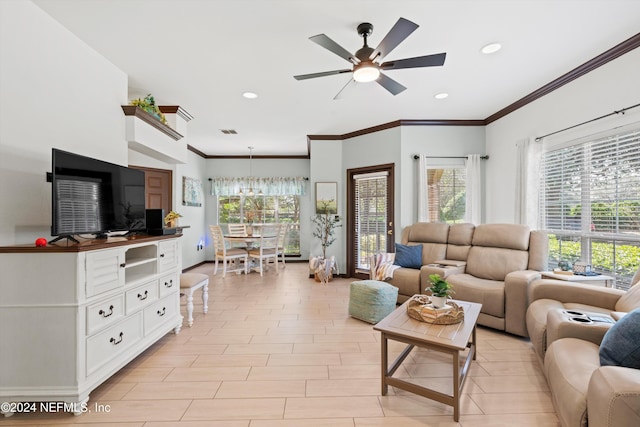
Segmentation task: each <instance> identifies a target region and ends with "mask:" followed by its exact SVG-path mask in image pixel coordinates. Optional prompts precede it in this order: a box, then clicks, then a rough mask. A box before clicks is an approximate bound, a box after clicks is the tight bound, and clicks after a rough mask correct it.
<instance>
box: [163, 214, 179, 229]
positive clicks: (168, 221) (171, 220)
mask: <svg viewBox="0 0 640 427" xmlns="http://www.w3.org/2000/svg"><path fill="white" fill-rule="evenodd" d="M178 218H182V215H180V214H179V213H178V212H176V211H171V212H169V213H168V214H166V215H165V216H164V224H165V225H166V226H167V227H169V228H174V227H176V226H177V225H178Z"/></svg>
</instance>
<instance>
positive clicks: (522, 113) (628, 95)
mask: <svg viewBox="0 0 640 427" xmlns="http://www.w3.org/2000/svg"><path fill="white" fill-rule="evenodd" d="M639 70H640V49H635V50H633V51H631V52H629V53H627V54H626V55H624V56H622V57H620V58H617V59H615V60H613V61H611V62H609V63H608V64H606V65H604V66H602V67H600V68H597V69H596V70H594V71H591V72H590V73H588V74H586V75H585V76H583V77H581V78H579V79H577V80H574V81H573V82H571V83H569V84H567V85H565V86H563V87H561V88H560V89H557V90H556V91H554V92H551V93H550V94H549V95H546V96H544V97H542V98H540V99H538V100H536V101H534V102H532V103H530V104H528V105H526V106H525V107H523V108H520V109H519V110H516V111H515V112H513V113H511V114H509V115H507V116H505V117H503V118H501V119H500V120H497V121H496V122H494V123H491V124H490V125H488V126H487V129H486V134H487V154H489V155H490V156H491V160H490V161H489V163H488V168H487V171H486V190H487V191H486V195H487V197H486V220H487V222H515V177H516V147H515V144H516V142H517V141H518V140H521V139H525V138H529V137H536V136H540V135H544V134H548V133H551V132H555V131H557V130H560V129H564V128H567V127H569V126H573V125H576V124H578V123H582V122H585V121H588V120H591V119H593V118H596V117H600V116H603V115H605V114H608V113H611V112H613V111H614V110H620V109H622V108H625V107H628V106H631V105H635V104H637V103H638V102H639V100H640V98H639V94H640V78H639V76H640V73H639ZM636 110H638V109H635V110H631V111H629V113H627V114H626V115H624V116H615V117H613V118H610V119H607V120H603V121H600V122H596V123H594V124H593V125H590V126H585V127H581V128H578V129H577V130H576V131H574V132H570V133H564V134H559V135H557V136H555V138H556V139H557V138H564V137H566V138H567V139H568V140H571V139H573V138H574V136H575V135H576V133H577V132H581V133H585V132H593V133H595V132H596V131H597V130H602V128H603V127H608V128H612V127H614V126H617V124H618V123H622V122H624V121H628V120H629V117H632V116H634V115H636V114H637V111H636Z"/></svg>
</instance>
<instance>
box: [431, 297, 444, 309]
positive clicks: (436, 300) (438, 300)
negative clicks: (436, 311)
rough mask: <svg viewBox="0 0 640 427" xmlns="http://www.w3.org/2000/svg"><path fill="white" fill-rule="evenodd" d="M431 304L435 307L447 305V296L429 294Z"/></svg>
mask: <svg viewBox="0 0 640 427" xmlns="http://www.w3.org/2000/svg"><path fill="white" fill-rule="evenodd" d="M431 304H432V305H433V306H434V307H435V308H442V307H444V306H445V305H447V297H434V296H433V295H432V296H431Z"/></svg>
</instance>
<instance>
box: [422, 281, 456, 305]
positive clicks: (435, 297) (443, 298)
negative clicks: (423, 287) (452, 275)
mask: <svg viewBox="0 0 640 427" xmlns="http://www.w3.org/2000/svg"><path fill="white" fill-rule="evenodd" d="M429 282H430V283H431V286H430V287H429V288H427V290H428V291H430V292H431V304H433V306H434V307H435V308H441V307H444V306H445V305H446V304H447V298H448V297H449V295H451V294H453V293H454V291H453V288H452V287H451V284H450V283H449V282H447V281H446V280H444V279H443V278H442V277H440V275H439V274H431V275H430V276H429Z"/></svg>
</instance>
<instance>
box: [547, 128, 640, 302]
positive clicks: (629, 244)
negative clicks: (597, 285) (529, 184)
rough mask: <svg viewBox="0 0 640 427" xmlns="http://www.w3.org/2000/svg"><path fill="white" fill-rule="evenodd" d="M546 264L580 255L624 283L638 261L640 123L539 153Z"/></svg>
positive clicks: (639, 246) (639, 259)
mask: <svg viewBox="0 0 640 427" xmlns="http://www.w3.org/2000/svg"><path fill="white" fill-rule="evenodd" d="M541 166H542V167H541V170H542V175H541V188H540V190H541V191H540V218H541V221H542V227H543V228H544V229H546V230H547V231H548V233H549V239H550V242H549V258H550V259H549V265H550V266H553V265H556V264H557V263H558V261H560V260H568V261H572V262H575V261H584V262H588V263H590V264H591V265H592V266H593V268H594V270H596V271H598V272H601V273H603V274H609V275H613V276H615V277H616V286H617V287H618V288H622V289H626V288H628V287H629V283H630V280H631V278H632V277H633V274H634V273H635V271H636V270H637V269H638V266H639V265H638V264H639V262H640V127H638V128H635V129H631V130H625V131H619V132H616V133H613V132H612V133H611V134H609V135H606V136H603V137H597V138H593V139H587V140H583V141H580V142H578V143H576V144H573V145H568V146H562V147H560V148H555V149H554V148H553V147H552V148H550V149H548V151H546V152H544V153H543V155H542V165H541Z"/></svg>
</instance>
